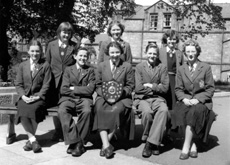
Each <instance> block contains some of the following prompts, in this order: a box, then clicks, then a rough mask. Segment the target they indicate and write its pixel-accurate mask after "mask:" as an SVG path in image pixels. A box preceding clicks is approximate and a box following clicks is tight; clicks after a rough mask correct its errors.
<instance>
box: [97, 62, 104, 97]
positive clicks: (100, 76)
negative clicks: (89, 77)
mask: <svg viewBox="0 0 230 165" xmlns="http://www.w3.org/2000/svg"><path fill="white" fill-rule="evenodd" d="M102 66H103V65H98V67H97V69H96V92H97V94H98V95H99V96H101V97H102V91H101V86H102Z"/></svg>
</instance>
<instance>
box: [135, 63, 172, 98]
mask: <svg viewBox="0 0 230 165" xmlns="http://www.w3.org/2000/svg"><path fill="white" fill-rule="evenodd" d="M135 80H136V81H135V83H136V85H135V98H136V99H144V98H153V97H161V98H164V95H165V94H166V93H167V91H168V88H169V77H168V72H167V68H166V66H165V65H164V64H162V63H161V62H160V61H158V63H157V64H156V65H155V66H154V68H152V69H151V68H150V67H149V65H148V62H147V61H144V62H142V63H139V64H138V65H137V66H136V70H135ZM145 83H150V84H152V88H149V87H144V84H145Z"/></svg>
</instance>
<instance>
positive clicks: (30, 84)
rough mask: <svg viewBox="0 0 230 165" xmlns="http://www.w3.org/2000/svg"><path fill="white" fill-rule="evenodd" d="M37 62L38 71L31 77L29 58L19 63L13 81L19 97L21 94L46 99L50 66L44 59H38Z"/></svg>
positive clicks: (49, 80) (49, 79)
mask: <svg viewBox="0 0 230 165" xmlns="http://www.w3.org/2000/svg"><path fill="white" fill-rule="evenodd" d="M38 64H39V66H38V71H37V72H36V73H35V76H34V77H33V78H32V74H31V70H30V60H27V61H24V62H22V63H21V64H20V65H19V68H18V73H17V77H16V83H15V84H16V91H17V93H18V95H19V99H20V98H21V97H22V96H23V95H26V96H31V95H34V96H39V97H40V98H41V99H43V100H45V101H46V96H47V93H48V91H49V87H50V82H51V68H50V65H49V64H48V63H47V62H45V61H44V60H39V61H38Z"/></svg>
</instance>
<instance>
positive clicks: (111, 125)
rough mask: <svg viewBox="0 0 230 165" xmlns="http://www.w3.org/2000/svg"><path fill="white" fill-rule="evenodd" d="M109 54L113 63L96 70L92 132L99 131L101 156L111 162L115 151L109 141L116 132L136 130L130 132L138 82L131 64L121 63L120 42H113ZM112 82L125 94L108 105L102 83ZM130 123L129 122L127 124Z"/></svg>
mask: <svg viewBox="0 0 230 165" xmlns="http://www.w3.org/2000/svg"><path fill="white" fill-rule="evenodd" d="M106 53H107V54H108V55H109V56H110V60H106V61H104V62H102V63H100V64H99V65H98V68H97V76H96V92H97V98H96V102H95V106H94V111H95V118H94V124H93V130H98V131H99V133H100V137H101V140H102V144H103V146H102V149H101V151H100V156H105V157H106V158H110V157H111V156H112V154H113V150H114V147H113V146H112V145H111V144H110V140H111V138H112V137H113V135H114V132H115V130H116V129H117V128H118V127H119V128H120V129H121V130H122V129H123V128H124V126H128V125H129V126H130V129H129V130H130V132H129V133H130V134H132V133H131V130H133V129H132V128H133V127H132V128H131V126H132V124H131V123H132V121H133V120H132V119H134V118H132V117H131V115H132V114H131V107H132V99H131V93H132V91H133V89H134V85H135V79H134V72H133V69H132V66H131V64H130V63H127V62H124V61H123V60H122V59H120V55H121V54H122V53H123V49H122V46H121V45H120V44H119V43H118V42H111V43H110V44H109V45H108V46H107V51H106ZM113 79H114V80H116V81H117V82H119V83H122V84H123V94H122V96H121V97H120V99H119V100H118V101H117V102H115V103H114V104H109V103H108V102H107V101H106V100H105V99H104V97H103V95H102V90H103V89H102V83H103V82H106V81H110V80H113ZM133 117H134V116H133ZM130 118H131V119H130ZM129 119H130V120H129ZM127 120H128V121H130V122H127ZM130 138H132V137H130Z"/></svg>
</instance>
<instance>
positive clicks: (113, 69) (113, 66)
mask: <svg viewBox="0 0 230 165" xmlns="http://www.w3.org/2000/svg"><path fill="white" fill-rule="evenodd" d="M111 71H112V74H113V77H114V74H115V71H116V65H115V64H112V70H111Z"/></svg>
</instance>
